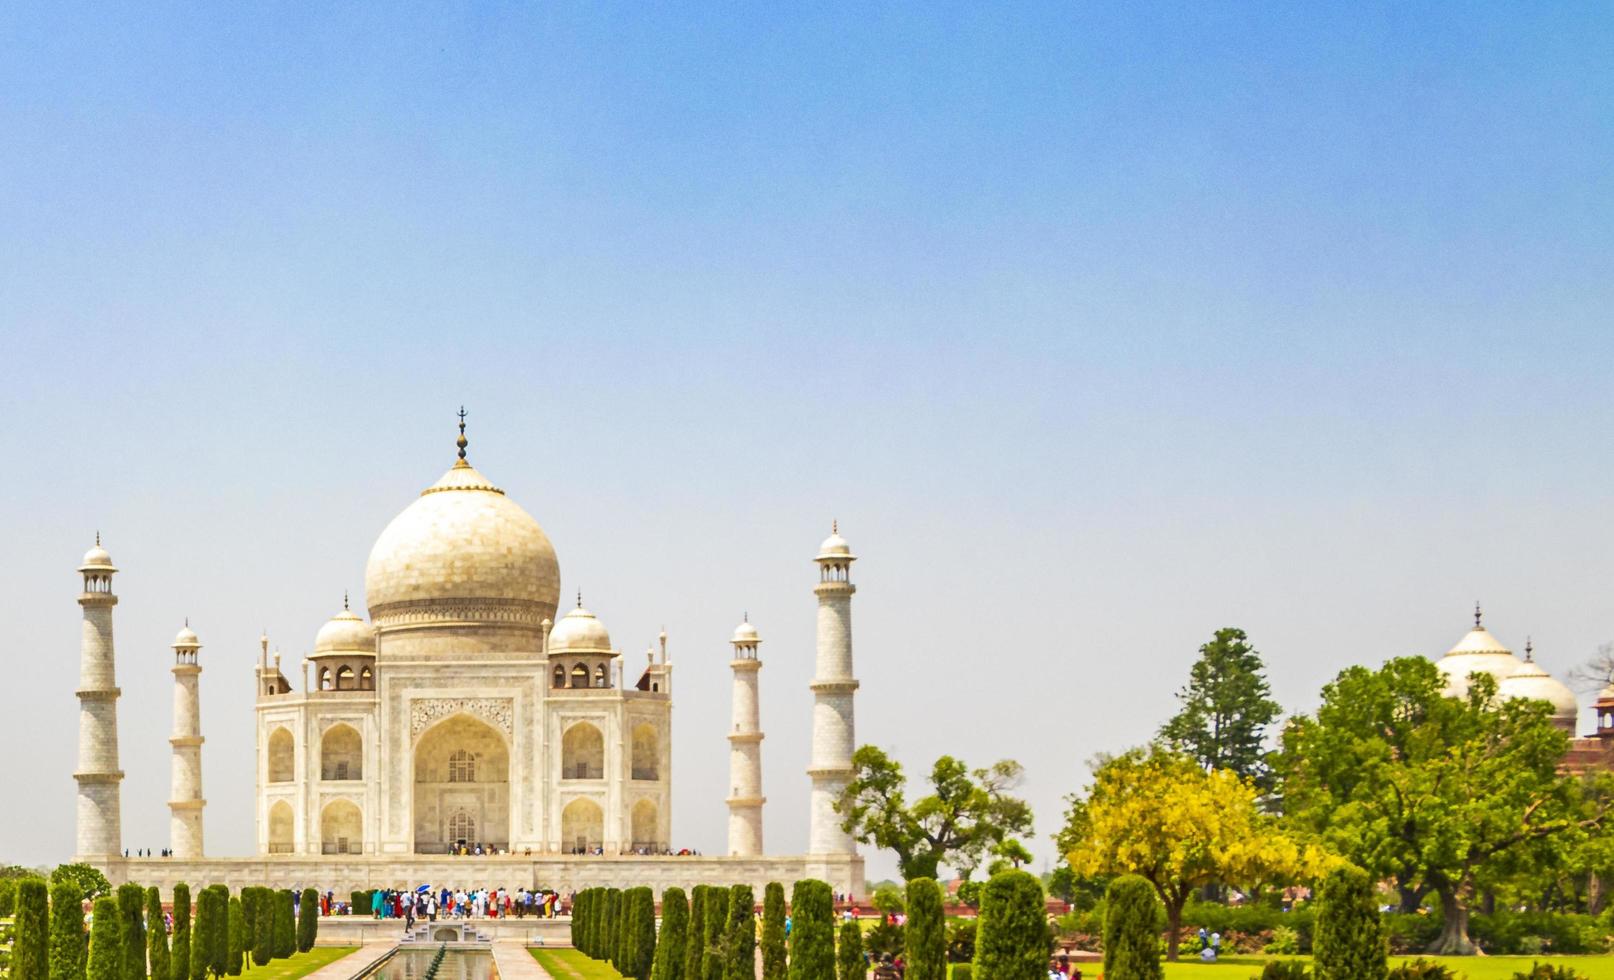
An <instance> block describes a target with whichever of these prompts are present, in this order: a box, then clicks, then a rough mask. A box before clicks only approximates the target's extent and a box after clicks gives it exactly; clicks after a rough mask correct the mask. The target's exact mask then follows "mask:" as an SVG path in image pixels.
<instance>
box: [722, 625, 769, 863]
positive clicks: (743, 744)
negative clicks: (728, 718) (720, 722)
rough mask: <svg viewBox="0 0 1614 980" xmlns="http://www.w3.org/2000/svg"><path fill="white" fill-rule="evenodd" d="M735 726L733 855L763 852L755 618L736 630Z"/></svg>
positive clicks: (731, 818) (732, 750) (731, 780)
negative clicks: (752, 623)
mask: <svg viewBox="0 0 1614 980" xmlns="http://www.w3.org/2000/svg"><path fill="white" fill-rule="evenodd" d="M729 642H730V643H732V644H734V659H733V660H732V661H730V662H729V666H730V667H731V668H732V669H733V670H734V727H733V730H731V731H730V732H729V798H728V801H727V802H728V805H729V855H730V856H731V857H755V856H756V855H758V854H761V853H762V804H763V803H765V802H767V800H766V799H765V798H764V797H763V795H762V725H761V718H760V712H759V709H758V707H757V674H758V673H759V672H760V671H761V670H762V661H760V660H758V659H757V646H758V644H760V643H761V642H762V638H761V637H759V636H758V635H757V628H756V627H755V626H752V625H751V619H750V617H749V616H747V617H746V620H745V622H743V623H741V624H740V625H739V626H737V627H735V629H734V636H733V637H732V638H731V639H730V640H729Z"/></svg>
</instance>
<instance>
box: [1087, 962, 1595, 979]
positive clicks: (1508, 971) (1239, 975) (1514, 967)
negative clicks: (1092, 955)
mask: <svg viewBox="0 0 1614 980" xmlns="http://www.w3.org/2000/svg"><path fill="white" fill-rule="evenodd" d="M1426 958H1427V959H1432V960H1436V961H1438V962H1441V963H1444V964H1445V965H1446V966H1449V967H1451V968H1452V971H1453V972H1455V973H1456V974H1457V975H1458V976H1459V977H1466V978H1467V980H1511V978H1512V977H1513V974H1514V973H1515V972H1517V971H1519V970H1528V969H1529V968H1530V964H1531V963H1532V962H1542V963H1552V964H1555V965H1556V964H1567V965H1569V966H1572V967H1574V968H1575V971H1576V972H1577V973H1580V974H1581V975H1582V976H1585V977H1587V978H1588V980H1614V956H1536V957H1530V956H1431V957H1426ZM1406 959H1408V957H1391V959H1390V963H1391V965H1394V964H1396V963H1400V962H1403V961H1404V960H1406ZM1266 960H1267V957H1262V956H1230V957H1227V958H1225V959H1223V960H1222V961H1221V962H1220V963H1198V962H1193V963H1190V962H1189V961H1187V960H1186V959H1185V960H1183V961H1182V962H1181V963H1167V964H1166V978H1167V980H1200V978H1202V980H1245V978H1247V977H1253V976H1256V975H1258V974H1259V973H1260V972H1261V965H1262V964H1263V963H1265V962H1266ZM1081 966H1082V980H1089V978H1091V977H1097V976H1098V964H1096V963H1095V964H1092V965H1091V966H1089V965H1088V964H1085V963H1084V964H1082V965H1081Z"/></svg>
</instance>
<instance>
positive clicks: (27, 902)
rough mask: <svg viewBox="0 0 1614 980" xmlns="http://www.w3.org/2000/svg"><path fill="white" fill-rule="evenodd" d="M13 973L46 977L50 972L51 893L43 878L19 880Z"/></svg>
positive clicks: (20, 977) (19, 978)
mask: <svg viewBox="0 0 1614 980" xmlns="http://www.w3.org/2000/svg"><path fill="white" fill-rule="evenodd" d="M12 931H13V937H12V941H11V976H12V977H13V978H15V980H46V978H47V977H48V976H49V975H50V957H49V951H50V892H49V889H47V888H46V887H45V879H43V878H23V879H21V880H19V881H18V882H17V910H16V920H15V921H14V922H13V923H12Z"/></svg>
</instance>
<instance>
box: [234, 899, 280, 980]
mask: <svg viewBox="0 0 1614 980" xmlns="http://www.w3.org/2000/svg"><path fill="white" fill-rule="evenodd" d="M243 891H246V892H250V893H251V895H252V963H253V965H254V966H266V965H268V963H269V961H270V960H273V959H274V958H275V909H274V892H272V891H270V890H269V889H268V888H264V887H262V886H259V887H256V888H248V889H243ZM242 911H243V912H245V911H246V910H245V909H244V908H243V909H242ZM242 940H243V942H244V941H245V937H242Z"/></svg>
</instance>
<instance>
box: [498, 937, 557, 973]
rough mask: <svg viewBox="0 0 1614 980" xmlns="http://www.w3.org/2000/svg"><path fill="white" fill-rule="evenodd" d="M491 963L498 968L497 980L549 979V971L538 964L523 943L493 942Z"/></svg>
mask: <svg viewBox="0 0 1614 980" xmlns="http://www.w3.org/2000/svg"><path fill="white" fill-rule="evenodd" d="M493 965H494V966H497V967H498V968H499V980H550V976H549V971H548V970H545V969H544V968H543V967H541V966H539V965H538V961H537V960H536V959H534V958H533V955H532V954H531V953H529V952H527V947H526V944H524V943H518V942H512V941H509V940H502V941H500V942H496V943H494V944H493Z"/></svg>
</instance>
